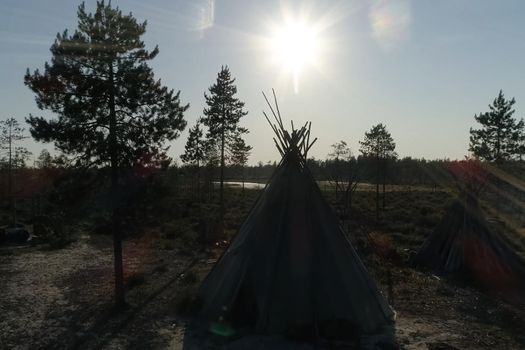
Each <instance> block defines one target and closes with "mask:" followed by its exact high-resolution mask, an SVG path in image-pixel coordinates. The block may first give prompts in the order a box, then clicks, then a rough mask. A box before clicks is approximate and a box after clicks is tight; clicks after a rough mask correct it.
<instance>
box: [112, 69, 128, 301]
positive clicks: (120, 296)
mask: <svg viewBox="0 0 525 350" xmlns="http://www.w3.org/2000/svg"><path fill="white" fill-rule="evenodd" d="M113 74H114V73H113V62H111V63H110V65H109V152H110V158H111V198H112V200H113V208H112V210H113V213H112V215H111V226H112V230H113V255H114V268H115V307H116V309H117V310H121V309H123V308H124V306H125V305H126V299H125V296H124V268H123V264H122V234H121V231H120V222H119V219H120V218H119V211H118V206H119V203H118V198H117V197H118V178H119V173H118V154H117V116H116V113H115V90H114V89H115V82H114V77H113Z"/></svg>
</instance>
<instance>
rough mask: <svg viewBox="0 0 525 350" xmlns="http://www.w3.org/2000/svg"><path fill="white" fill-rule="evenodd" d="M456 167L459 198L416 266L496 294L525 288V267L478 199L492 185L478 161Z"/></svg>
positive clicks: (453, 168) (422, 250)
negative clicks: (454, 276)
mask: <svg viewBox="0 0 525 350" xmlns="http://www.w3.org/2000/svg"><path fill="white" fill-rule="evenodd" d="M451 165H452V166H451V172H452V173H455V174H456V177H458V178H459V184H460V188H459V195H458V197H457V199H455V200H454V201H453V203H452V205H451V206H450V208H449V209H448V211H447V212H446V213H445V216H444V217H443V219H442V221H441V222H440V224H439V225H438V226H437V227H436V229H435V230H434V231H433V233H432V234H430V236H428V238H427V239H426V240H425V241H424V242H423V244H422V245H421V247H420V249H419V250H418V252H417V253H416V255H415V256H414V258H413V262H414V264H415V265H418V266H423V267H427V268H430V269H432V270H434V271H436V272H438V273H445V274H462V275H463V276H465V277H468V278H470V279H472V280H474V281H475V282H477V283H479V284H481V285H482V286H483V287H486V288H489V289H493V290H496V291H503V292H507V291H510V292H512V291H516V290H518V289H520V288H522V287H525V262H524V261H523V259H521V258H520V257H519V256H518V255H517V254H516V253H515V252H514V250H513V249H512V248H511V247H510V245H509V244H508V243H507V242H506V241H505V240H504V239H503V237H502V236H501V235H500V233H499V232H495V231H494V230H493V229H492V228H491V227H490V224H489V223H488V222H487V220H486V219H485V217H484V214H483V211H482V209H481V208H480V205H479V200H478V197H479V195H480V193H481V192H482V191H483V190H484V187H485V186H486V185H487V182H488V181H487V179H485V178H484V175H483V174H484V170H483V168H482V166H481V165H480V164H479V162H475V161H472V160H469V161H460V162H453V163H451ZM458 174H459V175H458Z"/></svg>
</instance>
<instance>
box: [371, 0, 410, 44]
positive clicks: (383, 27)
mask: <svg viewBox="0 0 525 350" xmlns="http://www.w3.org/2000/svg"><path fill="white" fill-rule="evenodd" d="M368 18H369V20H370V27H371V30H372V36H373V38H374V39H375V40H376V41H377V43H378V44H379V46H380V47H381V48H383V49H392V48H395V47H397V46H399V44H401V43H402V42H403V41H405V40H407V39H408V37H409V35H410V24H411V22H412V14H411V6H410V0H374V1H373V2H372V4H371V6H370V12H369V15H368Z"/></svg>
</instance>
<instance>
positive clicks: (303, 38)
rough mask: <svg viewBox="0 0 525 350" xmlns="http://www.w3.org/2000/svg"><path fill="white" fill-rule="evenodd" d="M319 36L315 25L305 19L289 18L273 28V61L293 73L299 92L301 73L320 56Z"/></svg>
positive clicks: (271, 47)
mask: <svg viewBox="0 0 525 350" xmlns="http://www.w3.org/2000/svg"><path fill="white" fill-rule="evenodd" d="M319 46H320V45H319V38H318V33H317V31H316V29H315V27H314V26H312V25H308V23H306V22H305V21H293V20H289V21H287V22H286V23H284V24H283V25H281V26H276V27H275V28H274V29H273V33H272V36H271V38H270V49H271V52H272V58H273V61H274V62H275V63H277V64H279V65H280V66H281V67H282V68H284V69H285V70H287V71H288V72H290V73H291V74H292V77H293V82H294V90H295V92H296V93H297V92H298V87H299V86H298V85H299V75H300V74H301V73H302V72H303V71H304V69H305V68H306V67H308V66H314V65H316V63H317V60H318V58H319V52H320V50H319Z"/></svg>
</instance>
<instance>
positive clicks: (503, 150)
mask: <svg viewBox="0 0 525 350" xmlns="http://www.w3.org/2000/svg"><path fill="white" fill-rule="evenodd" d="M515 103H516V100H515V99H514V98H512V99H511V100H506V99H505V96H504V95H503V91H502V90H500V92H499V95H498V97H496V98H495V99H494V102H493V103H492V105H489V109H490V111H489V112H486V113H480V114H479V115H474V119H475V120H476V121H477V122H478V123H480V124H481V128H480V129H473V128H470V145H469V150H470V151H471V152H472V153H473V154H474V155H475V156H476V157H479V158H481V159H484V160H487V161H491V162H492V161H493V162H496V164H501V163H502V162H504V161H506V160H510V159H512V158H514V157H518V155H519V135H520V129H521V128H523V124H524V122H523V120H520V121H519V122H518V121H516V119H514V118H513V116H512V115H513V114H514V112H515V110H514V109H513V108H512V106H513V105H514V104H515Z"/></svg>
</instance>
